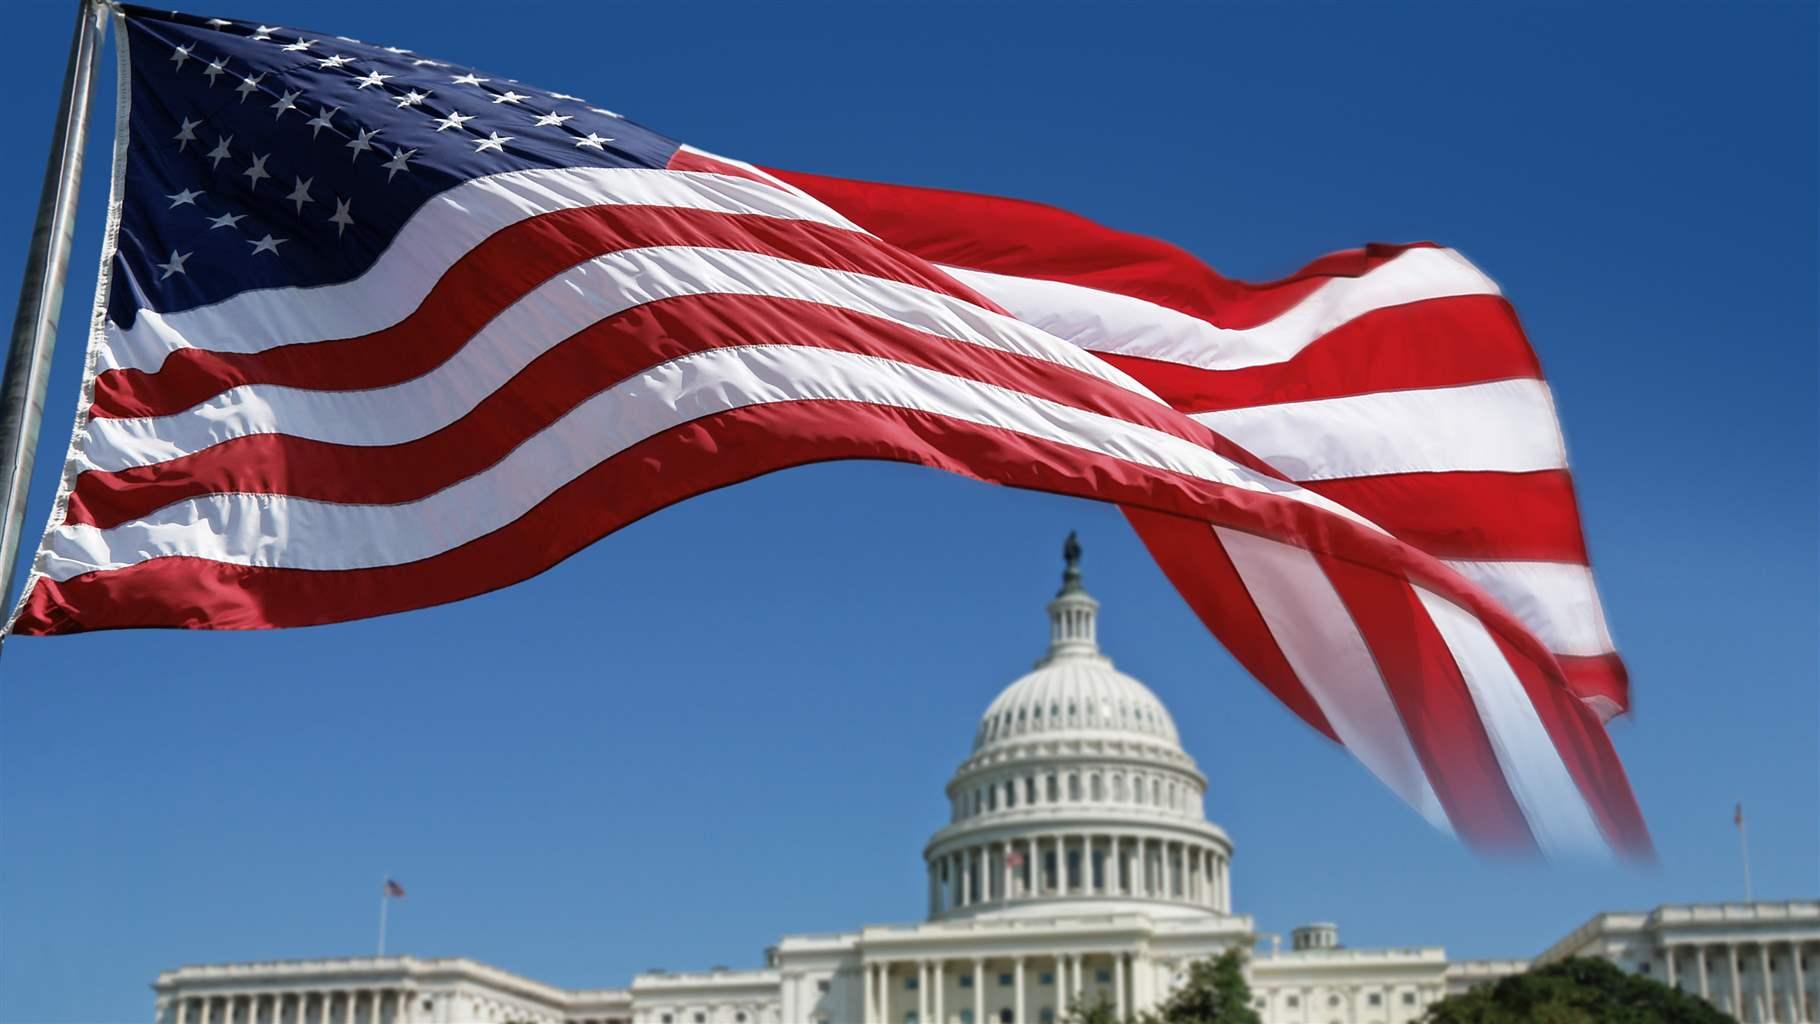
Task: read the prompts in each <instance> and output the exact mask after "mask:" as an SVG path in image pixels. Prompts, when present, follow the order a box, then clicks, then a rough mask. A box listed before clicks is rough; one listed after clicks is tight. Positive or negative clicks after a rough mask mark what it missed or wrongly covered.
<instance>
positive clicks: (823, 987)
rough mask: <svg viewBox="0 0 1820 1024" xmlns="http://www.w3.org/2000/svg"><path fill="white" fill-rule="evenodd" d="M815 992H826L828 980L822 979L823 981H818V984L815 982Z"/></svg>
mask: <svg viewBox="0 0 1820 1024" xmlns="http://www.w3.org/2000/svg"><path fill="white" fill-rule="evenodd" d="M815 990H816V991H817V992H826V991H828V979H827V978H823V979H822V980H820V981H818V982H816V983H815Z"/></svg>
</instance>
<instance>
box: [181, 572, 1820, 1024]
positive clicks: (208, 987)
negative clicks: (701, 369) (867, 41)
mask: <svg viewBox="0 0 1820 1024" xmlns="http://www.w3.org/2000/svg"><path fill="white" fill-rule="evenodd" d="M1048 613H1049V645H1048V649H1047V650H1046V651H1045V652H1044V654H1043V656H1042V658H1041V659H1039V660H1038V661H1037V663H1036V666H1035V667H1034V669H1033V670H1032V671H1031V672H1029V673H1028V674H1027V675H1025V676H1024V677H1022V678H1021V679H1018V680H1017V681H1016V682H1014V683H1012V684H1011V685H1010V686H1009V687H1007V688H1006V689H1005V690H1004V691H1003V692H1002V693H1000V694H999V696H998V698H997V699H995V700H994V701H993V702H992V703H991V704H990V705H989V706H988V707H987V709H986V712H985V714H984V716H982V718H981V720H980V722H979V727H978V729H977V730H976V731H975V733H974V737H973V743H972V748H971V750H970V751H969V753H968V754H967V756H966V758H965V759H963V760H962V761H961V763H960V766H959V767H958V768H957V769H956V770H955V772H954V775H953V777H952V778H951V779H950V780H949V782H948V785H947V806H948V821H947V822H946V823H945V824H943V825H942V826H941V827H940V828H938V829H937V830H936V832H935V833H934V835H932V836H931V837H930V839H929V841H928V843H927V844H926V845H925V846H924V848H923V859H924V862H925V864H926V866H927V870H928V893H927V908H926V909H927V914H926V918H925V920H923V921H920V922H917V923H913V924H901V925H870V926H866V927H862V928H859V929H857V930H855V931H849V932H839V933H833V934H826V935H786V936H784V937H783V938H782V939H781V940H780V941H779V942H778V943H777V945H775V946H773V947H772V948H771V949H769V950H767V951H766V963H765V966H764V967H763V968H762V969H759V970H742V971H732V970H713V971H708V972H701V973H670V972H647V973H644V974H640V975H638V976H636V977H635V978H633V979H632V983H631V985H630V986H629V987H626V988H607V989H592V990H573V989H561V988H556V987H553V986H549V985H544V984H541V983H539V982H536V981H532V980H530V979H528V978H523V977H520V976H518V975H514V974H511V973H508V972H506V971H501V970H498V969H496V968H493V967H489V966H487V965H485V964H481V963H477V962H475V961H471V960H466V959H439V960H419V959H416V958H413V957H367V958H356V959H339V960H312V961H285V962H276V963H250V964H226V965H217V966H191V967H183V968H179V969H177V970H174V971H169V972H166V973H164V974H162V975H160V976H159V978H158V979H157V981H156V983H155V984H154V986H153V988H154V991H155V993H156V1011H155V1013H156V1016H155V1021H156V1024H508V1022H523V1024H1055V1022H1057V1021H1060V1020H1063V1019H1065V1018H1066V1017H1067V1016H1068V1014H1069V1012H1070V1010H1071V1009H1076V1008H1080V1007H1081V1006H1083V1005H1086V1004H1091V1003H1094V1002H1099V1001H1104V1002H1106V1003H1107V1004H1109V1005H1110V1006H1111V1007H1112V1008H1113V1009H1114V1010H1115V1011H1116V1012H1117V1013H1119V1014H1120V1015H1121V1016H1123V1015H1124V1014H1126V1013H1130V1012H1133V1011H1136V1010H1141V1009H1147V1008H1150V1007H1154V1006H1156V1005H1157V1004H1158V1003H1160V1002H1161V1001H1162V1000H1164V999H1165V998H1167V996H1168V994H1169V993H1170V992H1171V991H1172V990H1173V989H1174V988H1175V987H1176V986H1177V985H1179V984H1180V983H1181V982H1182V981H1183V980H1184V979H1185V977H1186V972H1187V969H1188V966H1189V965H1190V964H1192V963H1193V962H1195V961H1196V960H1200V959H1204V958H1208V957H1213V956H1217V955H1219V954H1220V953H1222V952H1224V951H1226V950H1228V949H1235V948H1237V949H1247V950H1252V951H1253V952H1252V954H1251V956H1250V959H1249V961H1248V972H1249V976H1250V982H1251V986H1252V990H1253V995H1254V997H1255V999H1256V1005H1257V1007H1258V1010H1259V1012H1260V1014H1261V1016H1262V1017H1263V1018H1264V1020H1265V1021H1266V1022H1267V1024H1407V1022H1410V1021H1414V1020H1416V1019H1418V1018H1419V1017H1420V1016H1421V1015H1422V1013H1423V1011H1424V1010H1425V1009H1426V1008H1427V1006H1428V1005H1429V1004H1431V1003H1433V1002H1434V1001H1436V1000H1438V999H1440V998H1442V997H1443V996H1445V995H1447V994H1449V993H1452V992H1458V991H1464V990H1465V989H1467V988H1469V987H1471V986H1472V985H1474V984H1481V983H1485V982H1488V981H1493V980H1496V979H1497V978H1500V977H1503V976H1506V975H1508V974H1512V973H1515V972H1518V971H1522V970H1525V969H1527V968H1528V966H1529V961H1526V960H1503V961H1465V962H1451V963H1450V962H1449V961H1448V959H1447V955H1446V952H1445V951H1444V950H1442V949H1440V948H1439V947H1421V948H1409V949H1350V948H1346V947H1344V946H1342V945H1341V944H1340V942H1339V929H1338V927H1337V926H1335V925H1333V924H1313V925H1308V926H1305V927H1302V928H1297V929H1295V930H1294V932H1293V933H1292V934H1291V941H1290V944H1289V948H1287V949H1284V948H1282V945H1281V943H1280V942H1271V943H1269V944H1268V948H1267V949H1260V948H1259V947H1260V945H1261V944H1260V942H1259V938H1260V937H1259V935H1258V934H1257V932H1256V929H1255V928H1254V927H1253V923H1252V919H1251V918H1250V917H1249V916H1247V915H1244V914H1238V913H1235V912H1234V910H1233V904H1232V863H1233V843H1232V840H1231V839H1230V838H1229V837H1228V836H1227V835H1226V833H1225V831H1224V830H1223V829H1221V828H1220V827H1219V826H1218V825H1217V824H1215V823H1214V822H1211V821H1209V820H1208V819H1207V816H1206V811H1205V807H1206V795H1207V779H1206V777H1205V776H1204V775H1202V774H1201V772H1200V770H1199V769H1198V768H1197V767H1196V765H1195V762H1194V759H1193V758H1192V757H1190V756H1189V755H1188V753H1187V752H1186V751H1185V750H1184V749H1183V748H1182V745H1181V741H1180V738H1179V737H1178V735H1177V733H1176V728H1175V722H1174V720H1173V719H1172V718H1171V717H1170V715H1169V711H1168V709H1167V708H1165V707H1164V706H1163V704H1162V702H1161V701H1159V700H1158V699H1157V697H1156V695H1155V694H1153V693H1151V692H1150V690H1149V689H1148V688H1147V687H1145V686H1144V685H1143V684H1142V683H1140V682H1138V681H1137V680H1136V679H1133V678H1132V677H1130V676H1128V675H1126V674H1124V673H1123V672H1120V671H1118V670H1117V669H1116V668H1115V667H1114V666H1113V664H1112V661H1111V659H1110V658H1108V657H1107V656H1106V655H1105V654H1104V653H1103V652H1102V651H1101V650H1100V647H1099V642H1098V635H1097V629H1098V625H1097V624H1098V613H1099V603H1098V602H1097V601H1095V600H1094V599H1093V597H1092V596H1090V595H1089V594H1088V593H1087V591H1086V589H1085V588H1084V587H1083V586H1082V583H1081V575H1080V566H1079V548H1078V546H1077V545H1075V543H1074V541H1073V538H1072V537H1071V538H1069V545H1068V548H1067V568H1066V571H1065V572H1064V575H1063V579H1062V587H1061V590H1060V591H1059V592H1058V593H1057V594H1056V596H1055V598H1054V599H1053V600H1052V601H1050V602H1049V605H1048ZM1811 951H1820V903H1813V902H1808V903H1789V904H1749V905H1736V906H1734V905H1725V906H1713V907H1662V908H1659V909H1658V910H1656V911H1653V912H1650V913H1647V914H1602V915H1600V916H1598V917H1596V918H1594V919H1593V920H1592V921H1590V922H1588V923H1587V924H1586V925H1584V926H1582V927H1581V928H1579V929H1577V930H1575V931H1574V932H1573V933H1572V934H1571V935H1569V936H1568V937H1567V938H1566V939H1563V940H1562V941H1561V942H1560V943H1557V944H1556V945H1555V946H1553V947H1550V949H1549V950H1548V951H1546V952H1545V953H1543V954H1542V956H1541V957H1539V958H1538V962H1548V961H1550V960H1552V959H1558V958H1560V957H1566V956H1574V955H1593V956H1603V957H1606V958H1607V959H1610V960H1613V961H1615V962H1617V963H1619V964H1621V965H1623V966H1624V967H1626V969H1630V970H1636V971H1640V972H1643V973H1653V974H1655V975H1656V976H1658V977H1660V978H1662V979H1663V980H1665V981H1667V982H1668V983H1669V984H1671V985H1679V986H1680V987H1682V988H1683V989H1684V990H1686V991H1689V992H1695V993H1697V994H1699V995H1700V996H1702V997H1704V998H1707V999H1709V1000H1711V1001H1712V1002H1713V1004H1714V1005H1716V1006H1718V1007H1720V1008H1721V1009H1725V1010H1728V1011H1729V1012H1731V1013H1733V1014H1734V1015H1735V1016H1739V1019H1741V1020H1745V1021H1751V1022H1755V1021H1772V1020H1773V1021H1797V1020H1799V1021H1803V1022H1805V1021H1813V1020H1814V1019H1815V1015H1814V1009H1813V1005H1814V1002H1815V988H1814V985H1815V982H1816V979H1814V978H1813V977H1811V976H1809V975H1808V974H1806V973H1804V972H1806V971H1807V964H1806V957H1807V955H1808V954H1809V953H1810V952H1811Z"/></svg>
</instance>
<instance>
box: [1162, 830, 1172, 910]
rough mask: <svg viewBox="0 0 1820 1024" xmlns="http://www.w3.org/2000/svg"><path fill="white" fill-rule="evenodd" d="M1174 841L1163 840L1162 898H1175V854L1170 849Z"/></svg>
mask: <svg viewBox="0 0 1820 1024" xmlns="http://www.w3.org/2000/svg"><path fill="white" fill-rule="evenodd" d="M1174 845H1175V844H1174V843H1171V842H1169V841H1168V840H1164V842H1163V898H1164V899H1166V900H1172V899H1175V854H1174V852H1173V851H1172V850H1171V849H1170V848H1171V847H1172V846H1174Z"/></svg>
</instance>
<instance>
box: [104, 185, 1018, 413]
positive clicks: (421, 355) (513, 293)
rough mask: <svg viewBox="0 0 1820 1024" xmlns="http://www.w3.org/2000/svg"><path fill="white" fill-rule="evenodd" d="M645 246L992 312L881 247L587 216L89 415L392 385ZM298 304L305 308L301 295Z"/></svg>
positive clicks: (506, 234)
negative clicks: (358, 322) (715, 254)
mask: <svg viewBox="0 0 1820 1024" xmlns="http://www.w3.org/2000/svg"><path fill="white" fill-rule="evenodd" d="M649 246H706V247H711V248H720V249H735V250H739V251H742V252H754V253H759V254H761V255H766V256H777V257H780V258H783V259H787V260H793V261H796V262H799V263H806V264H809V265H811V266H817V267H825V268H828V269H832V270H844V271H850V272H853V273H859V274H868V275H871V276H873V277H879V278H884V279H886V280H890V281H896V282H900V283H903V284H908V285H912V286H914V287H917V288H924V289H927V290H929V291H933V292H937V293H940V294H943V295H948V296H951V297H954V298H957V299H960V300H962V301H965V302H970V303H973V304H974V305H981V306H985V307H986V308H988V309H993V310H995V311H996V310H997V307H996V306H994V305H993V304H991V303H990V302H988V301H987V300H985V299H984V298H982V297H981V296H979V295H978V294H977V293H975V292H974V291H973V290H972V289H970V288H967V287H965V286H964V285H961V284H960V283H958V282H956V281H955V280H954V279H953V278H952V277H950V276H949V275H947V274H945V273H943V272H941V271H940V270H937V269H935V268H933V267H930V266H928V265H927V264H925V263H923V262H922V261H920V260H917V259H915V258H914V257H910V256H907V255H905V254H903V253H900V252H897V251H895V250H893V249H892V248H891V247H889V246H887V245H884V244H882V243H880V242H879V241H877V240H876V239H872V238H868V237H866V236H865V235H861V234H857V233H855V232H852V231H847V230H844V229H841V228H835V227H829V226H827V225H822V224H815V223H812V222H808V221H798V220H788V219H783V218H776V217H764V216H759V215H757V214H729V213H719V212H715V211H709V210H687V209H679V208H674V207H651V206H590V207H583V208H579V209H573V210H562V211H559V212H556V213H549V214H544V215H542V216H538V217H532V218H530V219H528V220H524V221H521V222H519V223H517V224H514V225H513V226H511V227H509V228H506V229H505V230H503V231H500V232H499V233H498V234H495V235H493V236H492V237H491V238H488V239H487V240H486V241H484V242H482V243H481V244H480V245H478V246H476V247H474V249H472V250H471V251H469V252H468V253H467V254H465V255H464V256H462V258H461V259H460V260H459V261H457V262H456V263H455V265H454V266H453V267H451V268H450V269H449V271H448V273H447V274H445V275H444V276H443V278H442V279H441V280H440V281H438V282H437V283H436V285H435V287H434V288H432V289H431V291H430V293H429V295H427V296H425V298H424V300H423V302H422V303H421V304H420V305H419V306H418V308H417V309H416V310H415V311H414V312H413V313H412V314H411V315H410V316H408V317H406V318H405V319H404V320H402V321H400V322H399V323H398V324H396V325H394V326H392V327H388V328H386V329H384V330H380V331H375V332H373V333H371V334H366V335H362V336H360V337H357V338H348V339H342V340H335V341H322V342H314V343H307V344H298V345H286V346H283V347H281V348H274V349H268V350H266V351H264V352H256V353H249V354H241V353H229V352H214V351H210V350H208V349H201V348H191V349H179V350H177V351H175V352H172V353H171V354H170V356H169V357H168V358H166V360H165V362H164V365H163V367H162V368H160V369H159V370H157V371H154V372H150V373H148V372H145V371H142V370H109V371H107V372H104V373H102V374H101V375H100V376H99V377H98V378H97V379H96V381H95V404H94V411H93V415H95V416H97V417H102V418H126V417H134V416H158V415H167V414H170V413H174V412H180V411H182V410H184V409H188V408H190V407H192V406H194V405H196V404H198V403H200V402H204V401H207V400H208V399H209V398H212V397H213V396H215V395H217V394H220V393H221V392H222V391H225V390H227V389H229V388H232V387H237V386H240V385H245V384H278V385H283V386H285V387H294V388H303V389H308V390H318V391H329V390H356V389H363V388H378V387H385V386H388V385H391V384H396V383H398V382H400V381H404V380H410V379H411V378H413V377H417V376H419V375H421V374H424V373H427V372H429V371H430V370H432V369H434V368H435V367H437V366H439V365H441V364H442V363H443V362H445V361H446V360H447V359H448V358H449V357H450V356H451V355H453V354H454V353H455V352H456V351H457V350H459V349H460V348H461V347H462V345H463V344H464V343H466V342H467V340H468V339H470V338H471V337H473V335H474V333H475V332H476V331H479V330H480V329H481V328H482V327H484V326H485V325H486V324H487V322H488V321H490V320H492V319H493V318H494V317H496V316H498V315H499V313H500V312H501V311H502V310H504V309H505V308H506V307H508V306H510V305H511V304H512V303H514V302H516V301H518V300H519V299H520V298H522V297H524V295H525V294H526V293H527V292H530V291H531V290H532V289H534V288H536V287H537V286H538V285H539V284H542V283H543V282H544V281H546V280H548V279H550V278H551V277H553V276H555V275H557V274H560V273H561V272H563V271H565V270H568V269H569V268H571V267H574V266H576V265H578V264H581V263H584V262H586V261H587V260H590V259H593V258H595V257H598V256H603V255H606V254H609V253H614V252H620V251H623V250H627V249H635V248H644V247H649ZM297 301H299V302H307V301H309V299H308V297H307V296H299V297H298V300H297Z"/></svg>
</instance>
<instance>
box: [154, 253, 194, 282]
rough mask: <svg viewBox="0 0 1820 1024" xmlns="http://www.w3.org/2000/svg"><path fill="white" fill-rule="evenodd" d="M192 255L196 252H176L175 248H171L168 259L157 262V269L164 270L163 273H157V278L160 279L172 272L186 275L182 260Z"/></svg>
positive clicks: (187, 272) (187, 273)
mask: <svg viewBox="0 0 1820 1024" xmlns="http://www.w3.org/2000/svg"><path fill="white" fill-rule="evenodd" d="M194 255H196V254H195V253H193V252H186V253H178V252H177V250H175V249H172V250H171V258H170V261H169V262H168V263H160V264H158V269H159V270H162V271H164V273H162V274H159V275H158V280H160V281H162V280H164V279H165V278H167V277H169V276H171V275H172V274H183V275H185V276H186V277H187V276H188V275H189V271H187V270H185V269H183V261H184V260H187V259H189V258H190V257H191V256H194Z"/></svg>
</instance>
